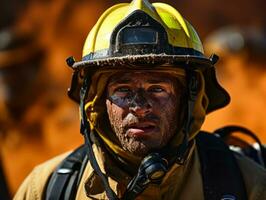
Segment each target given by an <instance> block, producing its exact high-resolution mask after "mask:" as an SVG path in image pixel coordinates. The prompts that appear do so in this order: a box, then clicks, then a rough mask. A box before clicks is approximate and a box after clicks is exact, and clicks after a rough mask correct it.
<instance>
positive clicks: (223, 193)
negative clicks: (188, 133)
mask: <svg viewBox="0 0 266 200" xmlns="http://www.w3.org/2000/svg"><path fill="white" fill-rule="evenodd" d="M196 142H197V148H198V152H199V157H200V163H201V173H202V181H203V191H204V197H205V200H247V195H246V189H245V185H244V180H243V177H242V174H241V171H240V169H239V166H238V164H237V161H236V159H235V157H234V154H233V153H232V151H231V150H230V149H229V147H228V146H227V145H226V144H225V143H224V142H223V141H222V140H221V139H219V138H217V137H216V136H214V135H213V134H208V133H203V132H201V133H200V134H198V135H197V137H196Z"/></svg>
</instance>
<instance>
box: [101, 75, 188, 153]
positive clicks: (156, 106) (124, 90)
mask: <svg viewBox="0 0 266 200" xmlns="http://www.w3.org/2000/svg"><path fill="white" fill-rule="evenodd" d="M169 77H170V78H169ZM183 92H184V89H183V86H182V85H181V83H180V82H179V81H178V79H177V78H176V77H172V76H170V75H169V74H167V73H159V72H128V73H117V74H116V75H114V76H112V77H111V78H110V80H109V83H108V85H107V99H106V107H107V113H108V116H109V121H110V124H111V127H112V129H113V131H114V132H115V134H116V136H117V137H118V139H119V141H120V143H121V146H122V148H123V149H124V150H125V151H128V152H130V153H132V154H134V155H137V156H145V155H146V154H148V153H149V152H150V151H152V150H155V149H160V148H162V147H163V146H165V145H166V144H167V143H168V141H169V140H170V139H171V137H172V136H173V135H174V134H175V132H176V130H177V128H178V127H180V124H178V122H179V121H180V109H181V108H180V102H181V97H182V96H183Z"/></svg>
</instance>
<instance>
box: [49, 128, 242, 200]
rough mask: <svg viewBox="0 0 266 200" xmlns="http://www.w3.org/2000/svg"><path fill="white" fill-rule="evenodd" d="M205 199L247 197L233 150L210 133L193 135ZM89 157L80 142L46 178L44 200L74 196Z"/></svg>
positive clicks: (226, 199) (66, 198)
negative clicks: (47, 178) (194, 136)
mask: <svg viewBox="0 0 266 200" xmlns="http://www.w3.org/2000/svg"><path fill="white" fill-rule="evenodd" d="M196 142H197V148H198V152H199V157H200V163H201V172H202V180H203V191H204V199H205V200H247V195H246V189H245V186H244V181H243V178H242V175H241V172H240V169H239V167H238V164H237V162H236V159H235V157H234V155H233V153H232V152H231V151H230V149H229V148H228V146H227V145H226V144H225V143H224V142H223V141H222V140H221V139H219V138H217V137H215V136H214V135H212V134H207V133H203V132H201V133H200V134H198V135H197V137H196ZM87 162H88V157H87V151H86V147H85V146H84V145H82V146H81V147H79V148H78V149H76V150H75V151H74V152H73V153H71V154H70V155H69V156H68V157H66V158H65V159H64V160H63V161H62V162H61V164H60V165H59V166H58V167H57V168H56V170H55V171H54V172H53V174H52V175H51V177H50V178H49V180H48V183H47V187H46V192H45V194H44V199H45V200H74V199H75V197H76V192H77V189H78V185H79V182H80V179H81V177H82V174H83V171H84V168H85V166H86V165H87Z"/></svg>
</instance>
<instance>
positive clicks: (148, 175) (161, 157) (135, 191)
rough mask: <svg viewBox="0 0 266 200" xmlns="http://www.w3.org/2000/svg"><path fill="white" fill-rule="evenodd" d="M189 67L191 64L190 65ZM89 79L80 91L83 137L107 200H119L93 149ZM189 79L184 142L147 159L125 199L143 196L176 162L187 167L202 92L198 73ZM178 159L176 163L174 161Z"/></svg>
mask: <svg viewBox="0 0 266 200" xmlns="http://www.w3.org/2000/svg"><path fill="white" fill-rule="evenodd" d="M187 64H188V63H187ZM88 77H89V76H87V75H85V77H84V82H83V84H82V86H81V89H80V111H81V130H80V132H81V133H82V134H83V136H84V139H85V145H86V146H87V148H88V151H87V152H88V157H89V160H90V163H91V165H92V167H93V169H94V170H95V172H96V173H97V175H98V176H99V177H100V179H101V181H102V183H103V185H104V188H105V191H106V194H107V197H108V199H110V200H118V199H119V198H118V197H117V196H116V194H115V193H114V191H113V190H112V189H111V187H110V185H109V183H108V180H107V176H106V175H105V174H104V173H103V172H102V171H101V169H100V167H99V165H98V163H97V161H96V158H95V155H94V153H93V149H92V143H93V142H92V140H91V138H90V136H91V135H93V131H94V130H90V124H89V122H88V120H87V114H86V110H85V103H86V101H85V100H86V97H87V94H88V86H89V85H90V84H89V82H90V81H91V80H90V79H89V78H88ZM186 77H187V83H188V84H187V85H188V87H187V102H188V103H187V116H186V118H187V120H186V121H185V123H184V126H183V130H182V132H183V140H182V143H181V144H180V145H179V147H178V148H177V149H174V150H173V149H171V150H169V149H167V148H163V149H162V150H161V151H160V152H153V153H150V154H149V155H147V156H146V157H145V158H144V159H143V160H142V162H141V164H140V166H139V169H138V172H137V174H136V175H135V177H134V178H133V179H132V180H131V181H130V182H129V184H128V186H127V189H126V192H125V194H124V196H123V198H122V199H126V200H131V199H132V200H133V199H135V198H136V197H137V196H138V195H139V194H140V193H142V192H143V191H144V190H145V188H147V187H148V185H149V184H150V183H157V184H159V183H160V182H161V181H162V179H163V177H164V175H165V174H166V173H167V171H168V169H169V167H170V166H172V164H174V163H175V162H176V163H178V164H179V165H183V164H184V161H185V159H186V157H187V153H188V152H189V149H190V147H191V145H192V142H190V143H189V142H188V133H189V131H190V127H191V124H192V122H193V118H192V116H191V114H192V111H193V109H194V104H195V100H196V95H197V92H198V91H197V89H198V80H197V77H196V72H195V71H193V70H186ZM173 158H174V159H173Z"/></svg>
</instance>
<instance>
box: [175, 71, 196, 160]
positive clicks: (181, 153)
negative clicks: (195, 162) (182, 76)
mask: <svg viewBox="0 0 266 200" xmlns="http://www.w3.org/2000/svg"><path fill="white" fill-rule="evenodd" d="M186 77H187V116H186V121H185V123H184V126H183V129H182V130H183V131H182V132H183V141H182V143H181V144H180V146H179V147H178V150H177V159H176V162H177V163H178V164H181V165H182V164H184V162H185V159H186V156H187V151H188V149H189V146H191V145H190V144H189V141H188V139H189V138H188V136H189V133H190V131H191V125H192V124H193V121H194V118H193V115H192V114H193V111H194V107H195V101H196V98H197V94H198V79H197V73H196V72H195V71H193V70H189V69H187V70H186Z"/></svg>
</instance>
